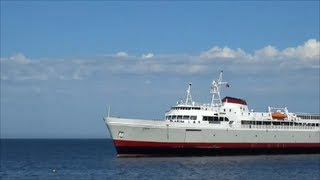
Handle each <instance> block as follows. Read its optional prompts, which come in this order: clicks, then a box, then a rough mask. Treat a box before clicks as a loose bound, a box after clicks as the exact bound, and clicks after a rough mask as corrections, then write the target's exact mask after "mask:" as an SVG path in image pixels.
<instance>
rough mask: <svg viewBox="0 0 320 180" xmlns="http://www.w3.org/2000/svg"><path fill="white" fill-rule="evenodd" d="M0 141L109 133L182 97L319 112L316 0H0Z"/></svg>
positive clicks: (260, 108)
mask: <svg viewBox="0 0 320 180" xmlns="http://www.w3.org/2000/svg"><path fill="white" fill-rule="evenodd" d="M0 4H1V7H0V8H1V11H0V14H1V17H0V19H1V21H0V22H1V26H0V28H1V31H0V35H1V37H0V43H1V44H0V45H1V46H0V57H1V59H0V63H1V76H0V77H1V99H0V103H1V114H0V117H1V127H0V128H1V133H0V135H1V138H108V137H110V135H109V133H108V131H107V128H106V126H105V124H104V122H103V117H104V116H106V114H107V111H108V107H109V106H110V107H111V115H113V116H116V117H130V118H142V119H163V117H164V113H165V111H167V110H168V109H169V108H170V106H172V105H175V104H176V102H177V101H179V100H181V99H184V98H185V97H186V89H187V86H188V83H189V82H192V97H193V100H194V101H196V102H202V103H209V102H211V95H210V94H209V88H210V85H211V82H212V80H213V79H216V78H217V77H218V75H219V72H220V71H221V70H223V71H224V80H225V81H228V83H229V84H230V87H229V88H223V89H222V96H227V95H228V96H233V97H238V98H243V99H245V100H246V101H247V102H248V104H249V108H250V109H254V110H255V111H266V110H267V106H276V107H288V109H289V111H291V112H308V113H319V111H320V110H319V109H320V108H319V106H320V105H319V104H320V103H319V99H320V97H319V90H320V85H319V84H320V65H319V61H320V42H319V34H320V32H319V31H320V27H319V16H320V15H319V1H281V2H276V1H270V2H266V1H263V2H258V1H257V2H256V1H242V2H241V1H240V2H238V1H237V2H233V1H232V2H230V1H218V2H208V1H203V2H194V1H185V2H184V1H182V2H180V1H175V2H167V1H165V2H161V1H156V2H126V1H122V2H113V1H94V2H89V1H69V2H67V1H59V2H53V1H44V2H37V1H13V2H11V1H0Z"/></svg>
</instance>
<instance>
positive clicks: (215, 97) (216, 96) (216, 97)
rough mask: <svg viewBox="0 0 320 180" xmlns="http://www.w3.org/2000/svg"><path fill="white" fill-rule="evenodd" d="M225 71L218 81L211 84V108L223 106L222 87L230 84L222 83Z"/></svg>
mask: <svg viewBox="0 0 320 180" xmlns="http://www.w3.org/2000/svg"><path fill="white" fill-rule="evenodd" d="M222 74H223V71H221V72H220V76H219V79H218V80H213V81H212V84H211V89H210V93H211V94H212V100H211V106H215V107H220V106H222V101H221V98H220V87H221V85H224V84H226V85H227V84H228V83H227V82H222Z"/></svg>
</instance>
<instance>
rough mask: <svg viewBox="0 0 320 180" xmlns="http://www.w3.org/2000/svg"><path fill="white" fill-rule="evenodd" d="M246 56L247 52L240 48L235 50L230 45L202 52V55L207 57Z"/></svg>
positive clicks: (232, 57)
mask: <svg viewBox="0 0 320 180" xmlns="http://www.w3.org/2000/svg"><path fill="white" fill-rule="evenodd" d="M246 56H247V54H246V53H245V52H244V51H243V50H242V49H240V48H238V49H236V50H233V49H230V48H228V47H224V48H220V47H218V46H215V47H213V48H211V49H209V50H208V51H205V52H203V53H201V54H200V57H201V58H205V59H234V58H239V57H241V58H242V57H246Z"/></svg>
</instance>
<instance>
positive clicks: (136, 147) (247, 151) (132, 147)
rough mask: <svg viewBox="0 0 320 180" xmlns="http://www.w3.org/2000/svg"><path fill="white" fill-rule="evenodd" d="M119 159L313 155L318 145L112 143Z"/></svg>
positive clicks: (319, 149)
mask: <svg viewBox="0 0 320 180" xmlns="http://www.w3.org/2000/svg"><path fill="white" fill-rule="evenodd" d="M114 144H115V147H116V150H117V153H118V156H119V157H137V156H220V155H259V154H317V153H320V144H319V143H299V144H297V143H292V144H291V143H259V144H257V143H165V142H141V141H122V140H114Z"/></svg>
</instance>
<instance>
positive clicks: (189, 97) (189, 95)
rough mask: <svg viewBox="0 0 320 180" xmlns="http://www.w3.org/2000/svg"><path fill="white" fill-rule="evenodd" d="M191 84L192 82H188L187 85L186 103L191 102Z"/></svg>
mask: <svg viewBox="0 0 320 180" xmlns="http://www.w3.org/2000/svg"><path fill="white" fill-rule="evenodd" d="M191 84H192V83H189V87H188V90H187V98H186V104H192V97H191Z"/></svg>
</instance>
